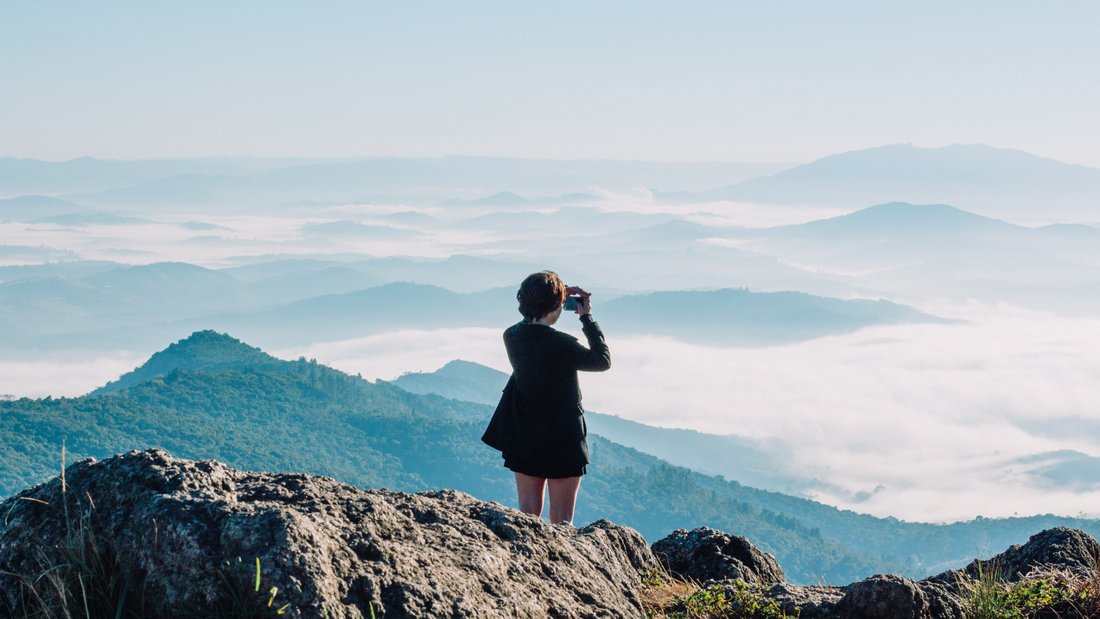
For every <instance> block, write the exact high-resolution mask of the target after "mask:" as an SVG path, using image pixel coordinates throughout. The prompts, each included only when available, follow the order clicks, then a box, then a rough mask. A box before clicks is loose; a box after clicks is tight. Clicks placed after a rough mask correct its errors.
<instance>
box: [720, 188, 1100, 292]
mask: <svg viewBox="0 0 1100 619" xmlns="http://www.w3.org/2000/svg"><path fill="white" fill-rule="evenodd" d="M722 234H723V235H724V237H725V238H726V239H728V240H729V241H730V242H732V243H733V244H735V245H736V246H737V247H738V248H740V249H743V250H749V251H754V252H759V253H761V254H766V255H769V256H775V257H777V258H778V259H780V260H782V261H784V262H787V263H790V264H796V265H799V266H801V267H802V268H804V269H808V270H809V269H813V270H818V271H821V272H831V273H837V274H846V275H849V276H852V277H854V278H857V279H858V281H860V282H861V283H863V285H865V286H867V287H868V288H870V289H873V290H881V291H889V292H892V293H895V294H905V295H913V296H916V297H923V296H932V297H936V296H938V297H946V298H955V299H959V300H966V299H971V298H974V299H981V300H985V301H989V302H1000V301H1005V302H1011V303H1013V304H1021V305H1024V306H1027V307H1034V308H1041V309H1049V310H1053V311H1058V312H1063V313H1065V312H1070V313H1080V312H1084V313H1090V312H1091V313H1095V308H1096V307H1097V305H1096V303H1097V302H1098V301H1100V287H1098V286H1097V284H1098V283H1100V268H1098V267H1097V266H1095V265H1097V264H1100V243H1098V242H1097V241H1100V230H1098V229H1096V228H1092V227H1090V226H1081V225H1064V224H1059V225H1052V226H1044V227H1041V228H1027V227H1024V226H1018V225H1014V224H1010V223H1006V222H1004V221H1000V220H997V219H992V218H988V217H983V216H980V215H976V214H973V213H968V212H966V211H962V210H960V209H957V208H954V207H951V206H947V205H943V204H932V205H914V204H906V203H890V204H882V205H878V206H874V207H870V208H867V209H863V210H861V211H857V212H855V213H852V214H849V215H844V216H841V217H834V218H831V219H825V220H819V221H813V222H809V223H805V224H799V225H793V226H777V227H774V228H762V229H727V230H726V231H724V232H723V233H722Z"/></svg>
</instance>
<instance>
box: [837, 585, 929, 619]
mask: <svg viewBox="0 0 1100 619" xmlns="http://www.w3.org/2000/svg"><path fill="white" fill-rule="evenodd" d="M843 590H844V597H843V598H841V599H840V601H839V602H837V605H836V606H837V614H838V615H840V616H843V617H860V619H924V618H926V617H928V600H927V599H925V597H924V593H923V592H922V591H921V589H920V587H918V586H917V584H916V583H915V582H913V581H912V580H909V579H908V578H902V577H901V576H897V575H895V574H876V575H874V576H872V577H870V578H867V579H864V580H861V581H859V582H854V583H852V584H850V585H848V586H847V587H844V588H843Z"/></svg>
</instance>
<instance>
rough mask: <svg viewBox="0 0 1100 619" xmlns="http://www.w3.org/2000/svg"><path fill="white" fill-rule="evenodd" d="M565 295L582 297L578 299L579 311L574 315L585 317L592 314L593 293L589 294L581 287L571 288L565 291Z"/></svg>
mask: <svg viewBox="0 0 1100 619" xmlns="http://www.w3.org/2000/svg"><path fill="white" fill-rule="evenodd" d="M565 294H567V295H570V296H577V297H580V298H579V299H577V310H576V311H575V312H573V313H575V314H577V315H578V316H584V315H586V314H591V313H592V293H591V292H588V291H587V290H585V289H584V288H581V287H580V286H569V287H568V288H566V289H565Z"/></svg>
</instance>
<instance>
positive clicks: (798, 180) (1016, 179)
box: [661, 144, 1100, 223]
mask: <svg viewBox="0 0 1100 619" xmlns="http://www.w3.org/2000/svg"><path fill="white" fill-rule="evenodd" d="M661 197H662V198H664V199H666V200H672V201H679V202H701V201H712V200H730V201H734V202H753V203H758V204H781V205H800V206H801V205H813V204H816V205H833V206H840V207H847V208H852V209H857V208H864V207H867V206H871V205H873V204H881V203H884V202H912V203H943V204H951V205H953V206H956V207H959V208H962V209H965V210H968V211H973V212H975V213H980V214H983V215H987V216H990V217H997V218H1002V219H1011V220H1013V221H1022V222H1045V223H1053V222H1074V221H1090V222H1095V221H1100V170H1097V169H1095V168H1089V167H1085V166H1080V165H1071V164H1067V163H1062V162H1060V161H1056V160H1054V159H1047V158H1044V157H1037V156H1035V155H1031V154H1029V153H1026V152H1023V151H1018V150H1010V149H1003V148H993V147H990V146H985V145H982V144H953V145H951V146H944V147H942V148H919V147H916V146H913V145H912V144H893V145H889V146H881V147H878V148H868V149H864V150H857V151H851V152H847V153H840V154H837V155H832V156H829V157H825V158H823V159H818V160H817V161H814V162H812V163H807V164H804V165H800V166H796V167H794V168H791V169H788V170H784V171H783V172H779V173H778V174H774V175H771V176H764V177H760V178H754V179H749V180H745V181H742V182H740V183H737V184H734V185H730V186H727V187H721V188H718V189H712V190H709V191H703V192H696V193H692V194H680V195H666V196H661Z"/></svg>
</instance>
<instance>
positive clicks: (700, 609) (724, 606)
mask: <svg viewBox="0 0 1100 619" xmlns="http://www.w3.org/2000/svg"><path fill="white" fill-rule="evenodd" d="M641 595H642V604H643V606H644V608H645V611H646V617H647V618H648V619H784V618H785V617H787V615H786V613H784V612H783V609H782V608H780V606H779V604H778V603H777V602H776V601H775V600H772V599H769V598H768V597H766V596H765V595H764V592H763V591H762V590H760V589H759V588H758V587H755V586H753V585H747V584H745V583H743V582H741V581H739V580H737V581H733V582H732V583H731V584H721V585H719V584H715V585H711V586H709V587H700V586H698V585H697V584H695V583H692V582H688V581H683V580H678V579H676V578H672V577H670V576H668V575H666V574H661V573H657V572H654V573H649V574H644V575H643V579H642V592H641Z"/></svg>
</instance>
